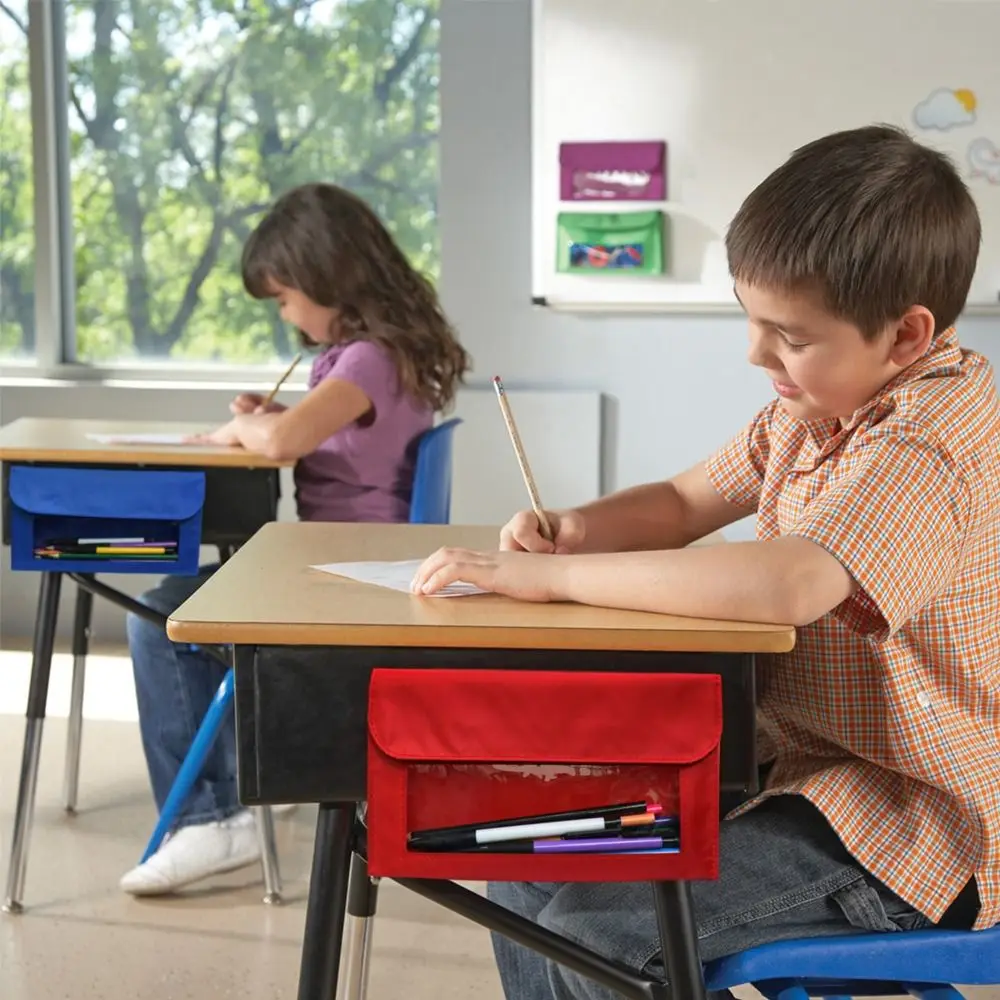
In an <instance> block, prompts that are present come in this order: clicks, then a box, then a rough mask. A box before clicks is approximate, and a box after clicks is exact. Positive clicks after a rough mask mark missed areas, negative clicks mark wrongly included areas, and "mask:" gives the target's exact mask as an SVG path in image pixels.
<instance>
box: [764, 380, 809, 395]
mask: <svg viewBox="0 0 1000 1000" xmlns="http://www.w3.org/2000/svg"><path fill="white" fill-rule="evenodd" d="M771 385H773V386H774V391H775V392H776V393H777V394H778V395H779V396H784V397H785V399H793V398H794V397H796V396H801V395H802V390H801V389H800V388H799V387H798V386H797V385H792V384H790V383H788V382H779V381H778V380H777V379H772V381H771Z"/></svg>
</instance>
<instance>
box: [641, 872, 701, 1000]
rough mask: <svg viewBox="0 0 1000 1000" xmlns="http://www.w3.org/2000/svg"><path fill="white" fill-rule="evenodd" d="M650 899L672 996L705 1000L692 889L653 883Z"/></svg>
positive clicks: (690, 999)
mask: <svg viewBox="0 0 1000 1000" xmlns="http://www.w3.org/2000/svg"><path fill="white" fill-rule="evenodd" d="M653 899H654V901H655V904H656V923H657V927H658V929H659V932H660V944H661V946H662V949H663V967H664V970H665V971H666V973H667V982H668V983H669V984H670V991H671V994H672V995H673V996H678V997H684V998H685V1000H705V981H704V979H703V977H702V969H701V960H700V959H699V957H698V930H697V927H696V925H695V920H694V906H693V904H692V902H691V887H690V886H689V885H688V884H687V882H654V883H653Z"/></svg>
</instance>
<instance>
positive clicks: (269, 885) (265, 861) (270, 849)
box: [253, 806, 281, 906]
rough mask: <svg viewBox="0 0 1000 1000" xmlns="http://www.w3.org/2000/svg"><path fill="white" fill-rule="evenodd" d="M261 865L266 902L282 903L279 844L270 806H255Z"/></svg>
mask: <svg viewBox="0 0 1000 1000" xmlns="http://www.w3.org/2000/svg"><path fill="white" fill-rule="evenodd" d="M253 814H254V819H255V820H256V822H257V843H258V844H260V865H261V868H262V869H263V871H264V902H265V903H267V904H269V905H271V906H280V905H281V870H280V868H279V867H278V844H277V841H276V839H275V836H274V816H273V815H272V814H271V807H270V806H254V810H253Z"/></svg>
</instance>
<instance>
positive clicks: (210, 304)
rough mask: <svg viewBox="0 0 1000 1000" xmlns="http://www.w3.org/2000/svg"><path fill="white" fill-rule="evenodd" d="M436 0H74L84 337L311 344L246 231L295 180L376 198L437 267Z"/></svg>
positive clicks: (266, 352) (94, 353) (218, 348)
mask: <svg viewBox="0 0 1000 1000" xmlns="http://www.w3.org/2000/svg"><path fill="white" fill-rule="evenodd" d="M437 5H438V4H437V0H425V2H418V0H252V2H249V0H243V2H238V3H234V2H233V0H69V2H68V4H67V24H66V38H67V50H68V55H69V65H68V78H69V86H70V112H69V116H70V117H69V127H70V156H71V183H72V202H73V220H74V235H75V258H76V323H77V329H76V338H77V339H76V350H77V357H78V358H79V359H80V360H83V361H88V362H95V363H100V362H120V361H129V360H132V361H133V362H134V361H135V360H137V359H141V360H146V361H161V362H162V361H170V362H185V361H186V362H191V361H218V362H235V363H241V362H242V363H245V362H260V361H269V360H274V359H275V358H277V357H279V356H280V357H285V356H288V355H290V354H292V353H294V350H295V342H296V340H295V334H294V331H292V330H288V329H285V328H283V327H282V325H281V323H280V321H279V320H278V318H277V313H276V310H274V309H272V308H271V304H270V303H267V304H262V303H258V302H255V301H253V300H252V299H250V298H249V297H248V296H247V295H246V294H245V293H244V291H243V287H242V284H241V281H240V276H239V259H240V251H241V248H242V244H243V241H244V239H245V238H246V236H247V234H248V233H249V232H250V230H251V229H252V227H253V225H254V223H255V222H256V221H257V220H258V219H259V217H260V213H261V212H262V211H263V210H264V209H265V208H266V206H268V205H269V204H271V203H272V202H273V201H274V199H275V198H276V197H277V196H279V195H280V194H282V193H283V192H284V191H286V190H288V188H290V187H293V186H295V185H297V184H302V183H305V182H308V181H318V180H327V181H333V182H335V183H339V184H342V185H344V186H346V187H349V188H351V189H352V190H354V191H356V192H357V193H358V194H360V195H361V196H362V197H363V198H365V199H366V200H367V201H368V202H369V203H370V204H371V205H372V207H373V208H374V209H375V210H376V211H377V212H378V213H379V214H380V215H381V217H382V218H383V219H384V220H385V221H386V222H387V223H388V224H389V226H390V228H391V229H392V230H393V231H394V233H395V235H396V237H397V239H398V240H399V242H400V244H401V245H402V247H403V249H404V250H405V251H406V252H407V253H409V255H410V258H411V260H412V261H413V262H414V263H415V265H416V266H418V267H419V268H421V269H422V270H424V272H425V273H427V274H428V276H429V277H431V278H436V276H437V265H438V238H437V151H438V144H437V136H438V119H439V111H438V21H437Z"/></svg>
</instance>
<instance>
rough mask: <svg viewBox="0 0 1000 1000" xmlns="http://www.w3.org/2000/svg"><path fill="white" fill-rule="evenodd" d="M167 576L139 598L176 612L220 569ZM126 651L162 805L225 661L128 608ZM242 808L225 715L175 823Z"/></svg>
mask: <svg viewBox="0 0 1000 1000" xmlns="http://www.w3.org/2000/svg"><path fill="white" fill-rule="evenodd" d="M216 569H217V567H215V566H206V567H203V568H202V569H201V570H199V572H198V575H197V576H168V577H164V579H163V580H162V581H161V582H160V583H159V585H158V586H156V587H155V588H154V589H153V590H150V591H148V592H147V593H145V594H143V595H142V597H140V598H139V600H140V601H142V603H143V604H145V605H147V606H148V607H150V608H153V609H154V610H156V611H158V612H160V613H161V614H163V615H170V614H172V613H173V612H174V611H175V610H176V609H177V608H178V607H180V605H181V604H183V603H184V602H185V601H186V600H187V599H188V598H189V597H190V596H191V595H192V594H193V593H194V592H195V591H196V590H197V589H198V588H199V587H200V586H201V585H202V584H203V583H204V582H205V580H207V579H208V577H209V576H211V574H212V573H214V572H215V570H216ZM126 630H127V633H128V646H129V652H130V653H131V654H132V669H133V673H134V675H135V692H136V699H137V701H138V704H139V728H140V730H141V733H142V747H143V750H144V751H145V755H146V767H147V769H148V770H149V780H150V783H151V784H152V786H153V797H154V798H155V799H156V808H157V810H158V811H162V809H163V803H164V802H165V801H166V798H167V795H168V794H169V792H170V788H171V786H172V785H173V783H174V779H175V778H176V777H177V772H178V771H179V770H180V768H181V764H182V763H183V762H184V758H185V756H187V752H188V750H189V749H190V748H191V744H192V742H193V741H194V737H195V733H197V732H198V727H199V726H200V725H201V722H202V719H204V717H205V713H206V712H207V711H208V707H209V705H210V704H211V701H212V698H214V697H215V692H216V691H217V690H218V687H219V685H220V684H221V683H222V680H223V678H224V677H225V675H226V667H225V666H224V665H223V664H222V663H221V662H219V661H218V660H216V659H214V658H213V657H211V656H208V655H207V654H206V653H203V652H200V651H199V650H197V649H192V648H191V647H190V646H189V645H187V644H186V643H176V642H171V641H170V640H169V639H168V638H167V635H166V633H165V632H164V631H163V629H162V628H160V627H159V626H157V625H154V624H153V623H152V622H148V621H145V620H144V619H142V618H139V617H137V616H135V615H129V616H128V619H127V622H126ZM240 809H242V806H241V805H240V801H239V794H238V791H237V785H236V724H235V721H234V717H233V714H232V713H231V712H230V714H229V715H228V716H227V717H226V720H225V722H224V723H223V725H222V729H221V730H220V732H219V737H218V739H217V740H216V741H215V745H214V746H213V747H212V750H211V752H210V753H209V755H208V758H207V760H206V761H205V766H204V767H203V768H202V771H201V774H200V775H199V777H198V780H197V781H196V782H195V784H194V787H193V789H192V790H191V795H190V796H189V797H188V800H187V802H186V803H185V804H184V806H183V807H182V809H181V810H180V812H179V814H178V818H177V821H176V823H175V824H174V826H175V828H176V827H181V826H188V825H193V824H195V823H207V822H210V821H213V820H216V821H218V820H223V819H226V818H227V817H229V816H232V815H233V813H236V812H239V810H240Z"/></svg>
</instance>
